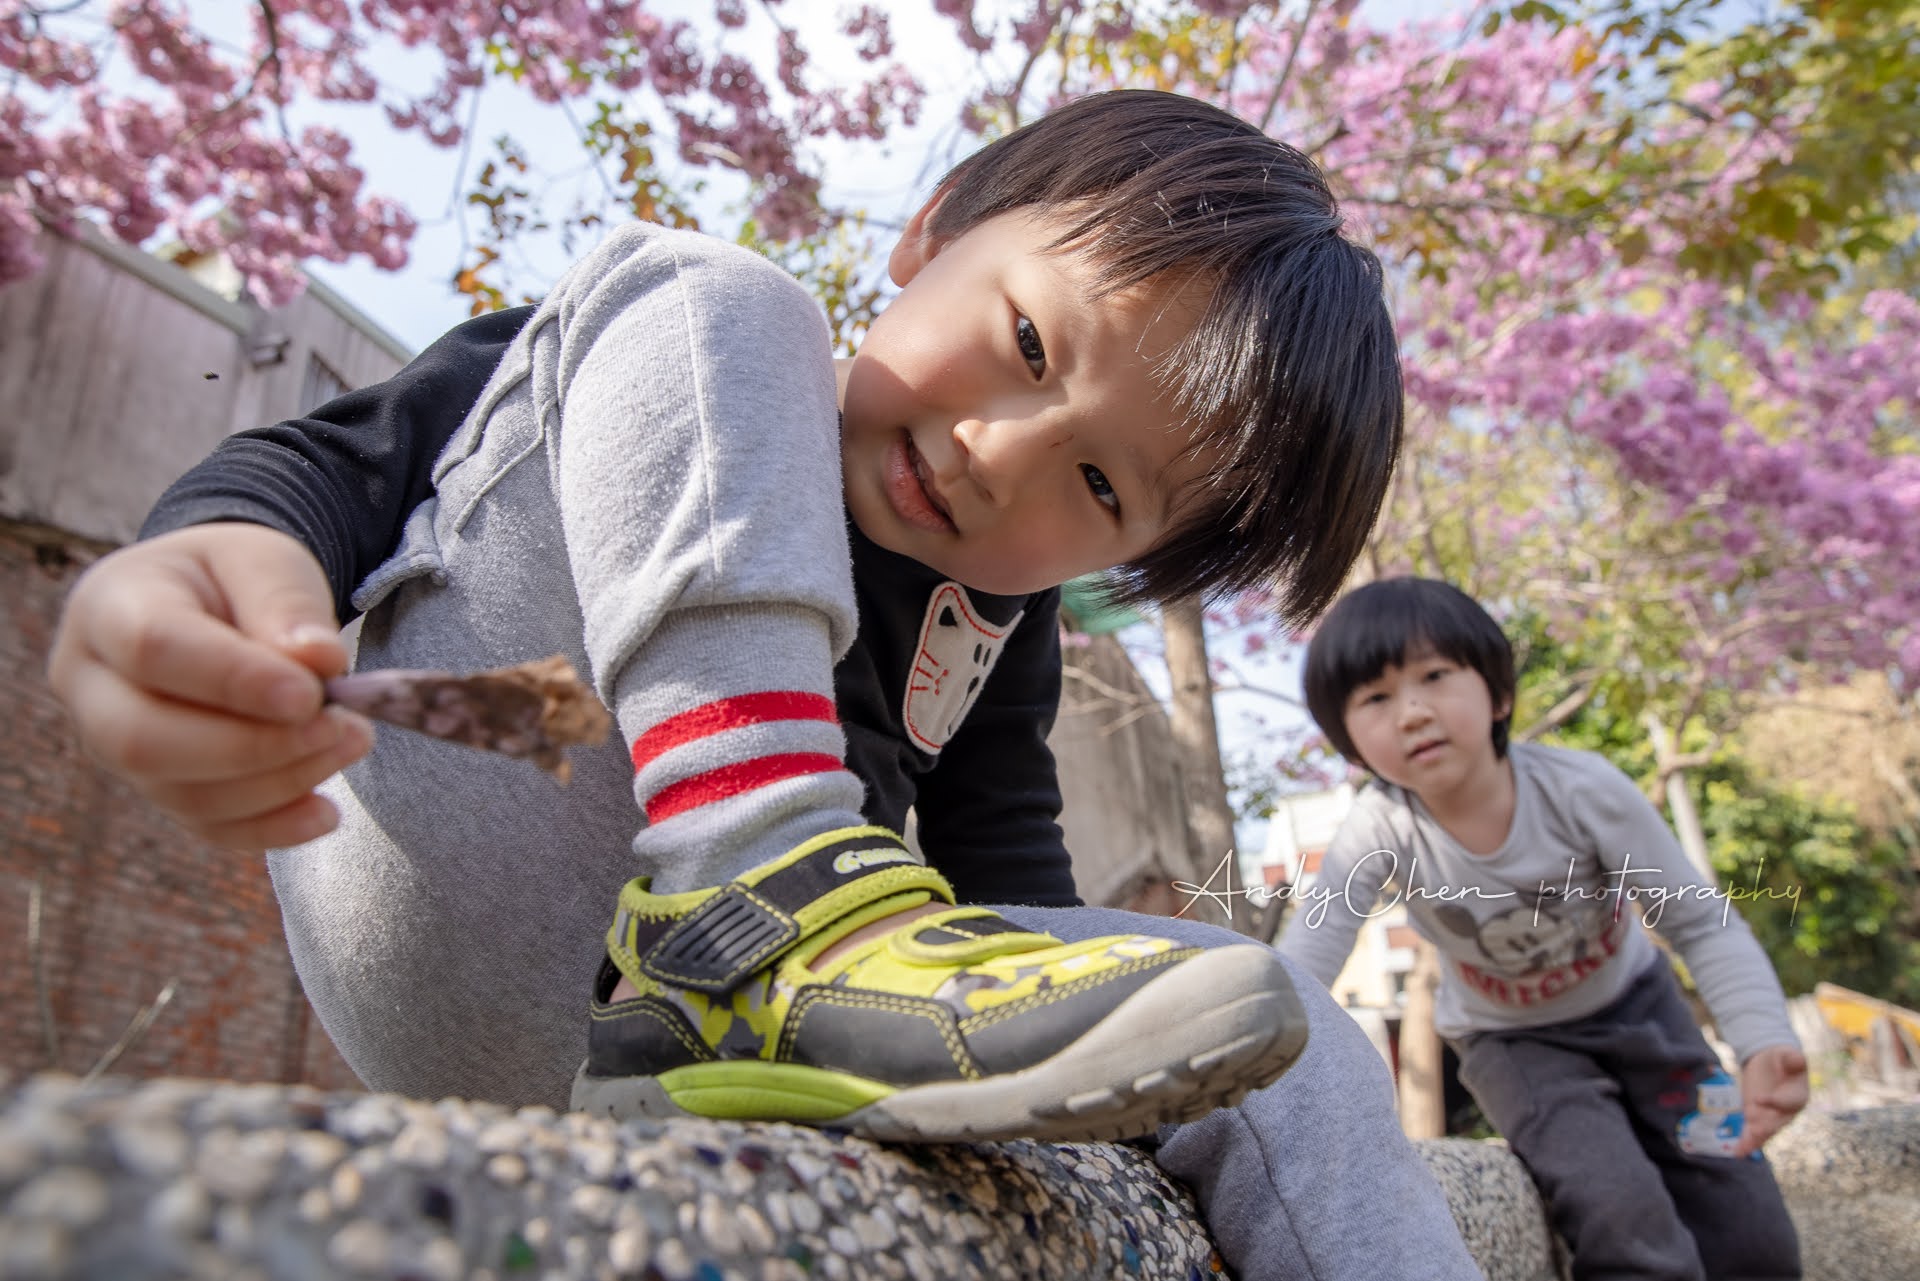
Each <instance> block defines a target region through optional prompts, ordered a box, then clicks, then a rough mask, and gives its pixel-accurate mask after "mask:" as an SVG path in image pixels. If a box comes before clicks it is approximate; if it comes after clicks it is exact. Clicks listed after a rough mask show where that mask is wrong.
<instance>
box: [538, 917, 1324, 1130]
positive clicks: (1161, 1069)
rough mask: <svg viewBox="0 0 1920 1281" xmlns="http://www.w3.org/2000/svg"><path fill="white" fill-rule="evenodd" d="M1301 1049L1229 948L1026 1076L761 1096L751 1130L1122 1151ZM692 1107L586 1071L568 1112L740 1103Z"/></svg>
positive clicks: (1302, 1019)
mask: <svg viewBox="0 0 1920 1281" xmlns="http://www.w3.org/2000/svg"><path fill="white" fill-rule="evenodd" d="M1176 1038H1177V1042H1178V1044H1177V1045H1176V1044H1174V1042H1175V1041H1176ZM1306 1043H1307V1020H1306V1011H1305V1010H1304V1008H1303V1007H1302V1006H1301V1004H1300V998H1299V996H1298V995H1296V994H1295V992H1294V990H1293V983H1292V980H1291V979H1289V978H1288V976H1287V972H1286V969H1285V967H1284V966H1282V965H1281V963H1280V958H1279V955H1278V954H1277V953H1275V952H1274V951H1273V950H1272V949H1270V948H1265V947H1259V946H1254V945H1249V946H1241V947H1225V948H1219V949H1215V950H1213V951H1208V952H1203V953H1201V954H1200V955H1199V956H1196V957H1194V958H1193V959H1192V960H1189V961H1186V962H1184V963H1182V964H1181V965H1179V966H1177V967H1175V968H1174V969H1172V970H1171V971H1169V972H1168V973H1167V974H1165V975H1162V976H1161V977H1160V978H1158V979H1156V980H1154V981H1153V982H1152V983H1149V984H1147V985H1146V986H1145V987H1143V988H1141V989H1140V990H1139V991H1138V992H1136V993H1134V994H1133V995H1132V996H1131V997H1129V998H1128V999H1127V1000H1126V1001H1124V1002H1122V1003H1121V1004H1120V1005H1119V1006H1118V1007H1117V1008H1115V1009H1114V1011H1113V1012H1112V1013H1111V1014H1109V1015H1108V1016H1107V1017H1106V1018H1105V1019H1102V1020H1101V1021H1100V1022H1099V1023H1098V1024H1097V1025H1096V1026H1094V1027H1093V1028H1092V1029H1091V1030H1090V1031H1088V1032H1087V1033H1086V1034H1085V1035H1084V1036H1082V1037H1081V1038H1080V1039H1079V1040H1077V1041H1075V1042H1073V1044H1071V1045H1069V1046H1067V1047H1066V1048H1065V1049H1063V1050H1061V1051H1060V1052H1059V1053H1057V1054H1055V1055H1054V1056H1053V1057H1052V1058H1050V1059H1047V1060H1046V1061H1045V1062H1042V1063H1037V1064H1035V1065H1034V1066H1032V1067H1030V1068H1026V1069H1023V1070H1022V1071H1019V1072H1012V1073H1007V1074H1005V1075H1000V1076H992V1077H987V1078H985V1079H983V1080H976V1081H943V1082H939V1083H937V1084H932V1085H918V1086H909V1087H907V1088H905V1089H900V1090H894V1091H892V1092H891V1093H888V1094H886V1095H885V1096H884V1097H882V1098H879V1099H876V1100H874V1101H873V1102H870V1103H866V1104H865V1105H863V1106H859V1107H856V1108H854V1109H853V1110H851V1111H847V1112H844V1113H842V1114H840V1115H835V1116H823V1115H821V1114H820V1112H819V1110H818V1109H817V1108H813V1107H804V1106H803V1107H788V1106H783V1105H781V1104H779V1103H776V1102H774V1101H773V1100H772V1099H770V1098H767V1097H765V1096H762V1099H761V1100H760V1102H763V1103H766V1104H767V1106H765V1107H762V1108H759V1109H758V1114H757V1119H761V1120H775V1121H799V1122H802V1123H805V1124H809V1125H818V1126H831V1127H833V1128H835V1129H843V1130H848V1131H850V1132H852V1133H854V1134H858V1135H861V1136H862V1137H865V1138H870V1139H879V1140H886V1141H902V1142H920V1143H943V1142H961V1143H964V1142H989V1141H997V1140H1002V1139H1041V1140H1047V1141H1051V1142H1084V1141H1090V1140H1112V1139H1126V1138H1133V1137H1136V1136H1138V1135H1142V1134H1150V1133H1152V1132H1153V1131H1154V1130H1155V1129H1157V1128H1158V1127H1160V1126H1162V1125H1168V1124H1177V1123H1179V1122H1182V1121H1191V1120H1195V1119H1197V1118H1199V1117H1202V1116H1205V1115H1206V1114H1207V1113H1209V1112H1211V1111H1213V1110H1214V1109H1215V1108H1221V1107H1231V1106H1232V1105H1233V1104H1235V1103H1238V1102H1239V1101H1240V1100H1241V1099H1242V1098H1244V1097H1245V1096H1246V1095H1247V1093H1248V1092H1249V1091H1250V1090H1254V1089H1257V1088H1259V1087H1260V1086H1263V1085H1266V1084H1268V1083H1269V1082H1271V1081H1273V1080H1275V1079H1277V1078H1278V1077H1279V1076H1280V1075H1281V1074H1282V1073H1284V1072H1285V1071H1286V1070H1287V1069H1288V1068H1289V1067H1291V1066H1292V1065H1293V1063H1294V1061H1295V1060H1296V1059H1298V1058H1299V1057H1300V1053H1301V1051H1302V1050H1304V1049H1305V1048H1306ZM831 1075H832V1076H834V1077H840V1079H842V1080H846V1079H847V1078H844V1077H841V1074H838V1073H834V1074H831ZM1089 1082H1105V1083H1106V1084H1104V1085H1097V1086H1090V1085H1089ZM860 1084H861V1085H863V1086H865V1087H866V1088H867V1089H869V1090H872V1089H880V1090H885V1089H887V1087H885V1086H883V1085H879V1084H878V1083H875V1082H861V1083H860ZM691 1101H693V1100H691V1099H689V1098H687V1096H686V1095H684V1094H682V1095H681V1096H680V1101H678V1102H677V1101H676V1099H675V1097H673V1096H672V1095H669V1093H668V1091H667V1089H666V1088H665V1087H664V1086H663V1085H662V1084H661V1082H660V1080H659V1078H656V1077H623V1078H600V1077H591V1076H587V1075H586V1074H585V1072H584V1069H583V1071H582V1073H581V1074H580V1075H579V1076H578V1077H576V1079H575V1081H574V1086H573V1107H574V1108H575V1109H576V1110H579V1111H586V1112H593V1113H596V1114H599V1115H603V1116H613V1117H622V1118H624V1117H635V1116H643V1117H653V1118H666V1117H684V1116H705V1115H711V1114H723V1115H727V1116H732V1117H739V1116H740V1115H741V1113H740V1109H739V1107H738V1106H737V1103H736V1104H735V1106H730V1107H727V1108H725V1109H719V1108H716V1109H712V1110H711V1112H710V1111H709V1110H707V1109H702V1110H700V1111H693V1110H690V1109H688V1108H686V1107H683V1106H681V1103H682V1102H691ZM797 1101H798V1100H796V1102H797Z"/></svg>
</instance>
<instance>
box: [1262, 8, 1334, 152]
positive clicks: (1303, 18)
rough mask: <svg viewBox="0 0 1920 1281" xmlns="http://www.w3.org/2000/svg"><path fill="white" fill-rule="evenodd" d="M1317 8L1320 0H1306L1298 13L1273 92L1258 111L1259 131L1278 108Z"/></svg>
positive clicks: (1268, 123)
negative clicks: (1290, 42) (1291, 41)
mask: <svg viewBox="0 0 1920 1281" xmlns="http://www.w3.org/2000/svg"><path fill="white" fill-rule="evenodd" d="M1319 8H1320V0H1307V11H1306V12H1305V13H1303V14H1301V15H1300V26H1299V29H1298V30H1296V31H1295V32H1294V33H1293V44H1292V45H1291V46H1289V47H1288V49H1287V60H1286V61H1285V62H1284V63H1282V64H1281V65H1280V75H1279V77H1278V78H1277V79H1275V80H1274V82H1273V92H1272V93H1271V94H1268V95H1267V106H1266V110H1264V111H1262V112H1261V113H1260V132H1261V133H1265V132H1266V131H1267V126H1268V125H1270V124H1272V123H1273V113H1274V112H1275V111H1277V110H1279V108H1280V95H1281V94H1282V93H1283V92H1284V91H1285V90H1286V87H1287V80H1288V78H1289V77H1291V76H1292V75H1293V63H1294V59H1296V58H1298V57H1299V56H1300V46H1301V45H1303V44H1305V43H1306V42H1307V28H1308V27H1310V26H1312V25H1313V15H1314V13H1315V12H1317V11H1318V10H1319Z"/></svg>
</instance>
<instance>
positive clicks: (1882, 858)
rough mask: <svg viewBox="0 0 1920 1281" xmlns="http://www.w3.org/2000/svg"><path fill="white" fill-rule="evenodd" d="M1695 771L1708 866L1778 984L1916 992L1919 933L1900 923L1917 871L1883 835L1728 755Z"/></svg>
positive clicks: (1903, 1000) (1892, 996) (1904, 999)
mask: <svg viewBox="0 0 1920 1281" xmlns="http://www.w3.org/2000/svg"><path fill="white" fill-rule="evenodd" d="M1694 781H1695V785H1696V792H1697V795H1698V798H1699V802H1700V821H1701V825H1702V826H1703V827H1704V828H1705V829H1706V832H1707V845H1708V848H1709V849H1710V850H1711V851H1712V854H1713V863H1714V868H1715V870H1716V871H1718V872H1719V873H1720V877H1721V882H1722V884H1723V885H1724V886H1725V887H1726V889H1727V890H1728V891H1729V893H1730V894H1732V895H1733V896H1734V901H1735V902H1736V904H1737V905H1738V908H1739V911H1740V913H1741V915H1742V916H1744V917H1746V920H1747V924H1749V925H1751V926H1752V927H1753V932H1754V935H1755V937H1757V938H1758V939H1759V940H1760V944H1761V946H1762V947H1764V948H1766V950H1767V955H1768V956H1769V957H1770V958H1771V959H1772V960H1773V966H1774V969H1775V971H1776V972H1777V973H1778V974H1779V975H1780V982H1781V984H1782V985H1783V986H1784V987H1785V988H1786V990H1787V992H1788V994H1789V995H1795V994H1798V993H1802V992H1808V991H1811V990H1812V989H1813V985H1814V984H1815V983H1816V982H1819V981H1821V980H1825V981H1827V982H1831V983H1839V984H1841V985H1842V986H1845V987H1850V988H1853V989H1855V990H1856V991H1861V992H1866V993H1868V994H1870V995H1873V996H1878V997H1881V998H1883V999H1885V1000H1889V1001H1894V1002H1897V1003H1899V1004H1901V1005H1917V1004H1920V938H1915V937H1914V936H1913V934H1912V933H1911V931H1910V930H1908V929H1906V928H1903V926H1904V922H1905V918H1906V914H1907V907H1908V905H1909V904H1911V903H1912V901H1913V899H1914V896H1915V895H1916V894H1920V877H1916V875H1915V873H1914V869H1913V868H1912V867H1911V866H1910V865H1909V864H1908V863H1907V862H1906V860H1905V858H1904V857H1903V855H1902V853H1901V851H1900V850H1899V849H1898V848H1897V847H1896V846H1895V845H1894V844H1893V843H1892V842H1890V841H1886V840H1882V839H1878V838H1876V837H1875V836H1874V835H1873V834H1872V833H1870V832H1868V831H1866V830H1865V829H1864V828H1862V827H1861V825H1860V824H1859V823H1858V822H1856V821H1855V820H1854V818H1853V816H1852V815H1851V814H1849V813H1847V812H1846V811H1845V810H1844V809H1843V808H1842V807H1840V806H1837V805H1833V804H1830V803H1826V802H1822V801H1819V800H1816V799H1813V798H1809V797H1805V796H1800V795H1797V794H1794V793H1792V792H1786V791H1781V790H1778V789H1775V788H1770V787H1768V786H1767V785H1766V784H1765V783H1763V782H1761V781H1760V780H1758V779H1756V778H1755V777H1754V776H1753V774H1752V772H1751V771H1749V770H1748V769H1747V768H1746V767H1745V766H1744V765H1743V764H1742V763H1741V762H1740V761H1739V760H1738V759H1737V758H1735V757H1732V756H1730V755H1722V756H1721V757H1720V758H1719V759H1716V760H1715V762H1714V763H1713V764H1712V765H1709V766H1707V767H1706V768H1704V769H1702V770H1700V771H1698V772H1697V773H1696V774H1695V776H1694Z"/></svg>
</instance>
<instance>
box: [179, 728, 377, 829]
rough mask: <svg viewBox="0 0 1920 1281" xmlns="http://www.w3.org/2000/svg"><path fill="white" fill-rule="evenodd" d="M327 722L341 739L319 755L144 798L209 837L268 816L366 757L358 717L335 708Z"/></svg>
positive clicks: (365, 731)
mask: <svg viewBox="0 0 1920 1281" xmlns="http://www.w3.org/2000/svg"><path fill="white" fill-rule="evenodd" d="M328 716H329V717H337V718H339V719H340V720H341V721H342V724H341V726H340V734H339V737H338V739H337V740H336V741H335V742H334V743H332V744H331V745H329V746H327V747H325V748H323V749H321V750H320V751H317V752H314V753H312V754H310V755H308V756H303V757H301V758H299V759H298V760H295V761H292V762H290V763H288V764H286V765H283V766H280V767H278V768H275V769H267V770H262V771H261V772H259V773H257V774H251V775H248V776H246V777H244V778H232V779H222V780H219V781H217V782H211V783H197V782H196V783H167V784H161V785H157V786H153V787H150V788H149V789H148V792H147V794H148V796H149V797H150V798H151V799H152V800H154V801H155V802H157V803H158V804H159V805H160V806H161V807H162V808H164V809H166V810H167V811H168V812H170V813H173V814H180V815H191V816H192V817H193V819H194V821H195V822H196V823H197V824H198V825H199V826H200V827H201V828H202V829H204V830H209V831H211V830H220V829H225V828H228V827H231V826H233V825H235V824H240V823H246V822H251V821H254V820H258V819H262V818H264V817H267V816H270V815H273V814H275V813H277V812H279V811H281V810H284V809H286V808H287V807H288V806H290V805H292V804H293V803H294V802H295V801H298V800H299V799H300V798H301V797H303V796H306V795H307V794H309V793H310V792H312V791H313V789H314V788H316V787H318V786H319V785H320V784H321V783H323V782H325V781H326V780H327V779H329V778H331V777H333V776H334V775H335V774H338V773H339V772H340V771H341V770H343V769H345V768H346V767H347V766H348V765H351V764H352V763H353V762H355V761H357V760H359V759H360V758H361V757H362V756H365V755H366V754H367V749H368V748H369V747H371V746H372V744H373V732H372V728H371V727H370V726H368V725H367V724H366V723H365V722H364V721H363V720H361V719H360V718H359V717H356V716H354V715H353V714H352V713H350V712H345V711H342V710H341V709H339V708H331V709H329V710H328ZM349 721H351V722H353V723H347V722H349Z"/></svg>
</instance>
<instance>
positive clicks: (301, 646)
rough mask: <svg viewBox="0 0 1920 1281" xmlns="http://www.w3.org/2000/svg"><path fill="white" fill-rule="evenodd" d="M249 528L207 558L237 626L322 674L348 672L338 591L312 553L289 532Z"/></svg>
mask: <svg viewBox="0 0 1920 1281" xmlns="http://www.w3.org/2000/svg"><path fill="white" fill-rule="evenodd" d="M244 532H245V534H246V535H247V536H246V537H244V538H241V539H232V540H222V542H221V543H220V545H219V548H218V550H217V551H214V552H212V553H210V554H209V555H208V557H207V561H208V569H209V570H210V572H211V573H212V574H213V576H214V580H215V584H216V585H217V586H218V587H219V588H220V590H221V591H222V593H223V594H224V596H225V598H226V606H227V612H228V613H229V614H230V616H231V617H232V619H233V625H234V627H236V628H237V629H238V630H239V631H240V632H242V633H243V634H245V635H247V636H250V637H252V638H253V639H255V640H258V641H261V642H263V643H265V644H268V645H272V646H274V647H275V648H276V649H278V650H279V651H280V652H282V653H284V654H286V655H288V656H289V657H291V658H293V659H294V660H295V661H296V662H298V663H300V664H302V665H303V666H305V667H307V668H308V669H309V670H310V671H312V672H314V673H315V674H316V675H319V676H338V675H339V674H340V673H342V672H344V671H346V670H347V647H346V646H345V644H343V643H342V642H341V640H340V624H339V622H338V620H336V619H335V618H334V614H333V589H332V588H331V587H330V586H329V585H328V583H327V578H326V575H325V574H324V573H322V572H321V569H320V566H319V564H318V563H317V562H316V561H315V560H314V559H313V555H312V553H310V552H309V551H307V549H306V548H305V547H302V546H301V545H300V544H298V543H296V542H294V541H293V540H292V539H290V538H288V537H286V536H285V535H284V534H279V533H277V532H274V531H271V530H248V531H244Z"/></svg>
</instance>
